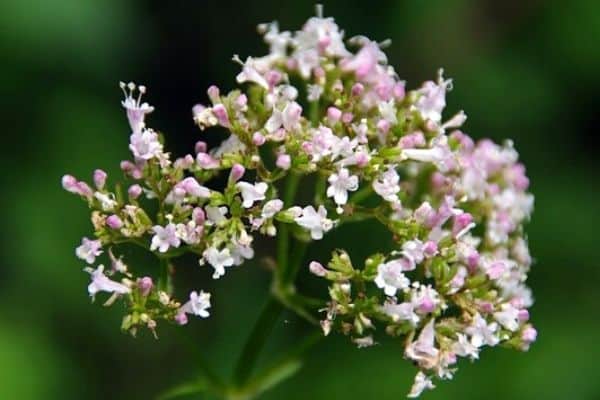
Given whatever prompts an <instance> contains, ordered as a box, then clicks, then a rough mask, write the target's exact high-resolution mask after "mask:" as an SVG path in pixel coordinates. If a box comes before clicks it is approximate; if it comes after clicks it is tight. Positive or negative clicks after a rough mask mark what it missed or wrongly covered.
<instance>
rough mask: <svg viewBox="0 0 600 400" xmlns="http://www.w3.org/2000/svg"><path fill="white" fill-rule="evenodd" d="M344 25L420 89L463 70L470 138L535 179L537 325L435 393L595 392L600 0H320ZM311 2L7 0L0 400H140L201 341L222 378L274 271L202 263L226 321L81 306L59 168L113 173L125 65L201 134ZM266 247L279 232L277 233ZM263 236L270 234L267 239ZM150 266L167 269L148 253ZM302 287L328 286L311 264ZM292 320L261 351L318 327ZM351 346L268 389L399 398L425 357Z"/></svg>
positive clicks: (362, 239)
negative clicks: (238, 81)
mask: <svg viewBox="0 0 600 400" xmlns="http://www.w3.org/2000/svg"><path fill="white" fill-rule="evenodd" d="M325 3H326V4H325V11H326V14H327V15H333V16H335V17H336V20H337V22H338V23H339V25H340V26H341V27H343V28H344V29H345V30H346V32H347V33H348V35H355V34H366V35H368V36H369V37H372V38H374V39H377V40H383V39H386V38H392V39H393V45H392V47H391V48H390V49H389V57H390V60H391V63H392V64H393V65H395V66H396V69H397V71H398V72H399V74H400V75H401V76H402V77H403V78H404V79H406V80H407V82H408V84H407V86H408V87H409V88H414V87H416V86H417V85H419V84H420V82H421V81H423V80H425V79H428V78H432V77H434V76H435V72H436V69H437V68H438V67H440V66H443V67H445V68H446V72H447V75H448V76H450V77H453V78H454V80H455V90H454V91H453V92H451V93H450V95H449V96H448V100H449V110H448V111H449V112H448V114H447V115H450V112H453V111H457V110H459V109H465V110H466V112H467V114H468V115H469V120H468V122H467V124H466V127H465V130H466V131H467V132H468V133H470V134H471V135H472V136H474V137H476V138H482V137H485V136H488V137H492V138H494V139H496V140H502V139H503V138H512V139H514V141H515V144H516V146H517V148H518V149H519V151H520V153H521V157H522V160H523V161H524V162H525V163H526V165H527V168H528V173H529V176H530V178H531V181H532V185H531V190H532V191H533V193H534V194H535V196H536V210H535V213H534V216H533V221H532V222H531V224H530V225H529V227H528V232H529V238H530V245H531V250H532V253H533V255H534V256H535V258H536V263H535V265H534V267H533V270H532V273H531V275H530V280H529V282H530V284H531V286H532V288H533V290H534V294H535V297H536V300H537V301H536V305H535V306H534V307H533V309H532V319H533V322H534V323H535V324H536V327H537V328H538V330H539V333H540V334H539V341H538V343H536V344H535V345H534V346H533V347H532V349H531V351H530V352H529V353H525V354H522V353H517V352H514V351H509V350H503V349H493V350H486V351H484V352H483V353H482V354H481V361H480V362H477V363H476V364H470V363H468V362H465V363H461V368H460V371H459V372H458V374H457V375H456V377H455V380H454V381H453V382H448V383H441V384H440V385H439V389H438V390H436V391H434V392H432V393H429V394H427V395H426V396H424V398H426V399H452V398H456V399H481V398H492V399H496V398H499V399H501V398H507V399H598V398H600V380H599V379H598V377H599V373H598V366H597V362H598V361H597V360H598V359H599V358H600V346H599V345H598V334H599V333H600V321H599V320H598V315H600V313H599V312H598V305H599V301H600V292H599V291H598V284H599V282H600V281H599V278H600V272H599V269H598V267H599V266H600V265H599V262H598V251H597V249H598V245H597V240H598V233H597V232H598V227H599V226H600V205H599V198H598V194H599V185H598V175H597V169H598V163H599V160H598V156H597V152H598V144H599V140H598V137H597V127H598V124H599V123H600V118H599V113H598V99H599V97H598V92H599V91H600V75H599V70H600V50H599V43H600V2H598V1H597V0H571V1H562V0H561V1H554V0H520V1H516V0H515V1H495V0H489V1H474V0H471V1H467V0H462V1H447V0H428V1H424V0H423V1H417V0H414V1H379V0H377V1H376V0H370V1H349V0H339V1H331V2H325ZM312 13H313V7H312V2H293V3H292V2H289V3H282V2H280V1H275V0H273V1H252V2H251V1H235V2H234V1H218V2H217V1H202V0H187V1H183V0H179V1H125V0H102V1H100V0H96V1H92V0H5V1H2V2H1V3H0V51H1V54H2V59H1V61H0V71H1V73H0V87H1V88H2V91H1V95H0V106H1V107H0V110H2V111H1V114H2V118H3V123H2V135H1V137H2V154H3V155H2V157H1V158H0V166H1V171H2V175H1V180H0V187H1V188H2V192H1V195H0V199H1V200H0V201H1V207H0V209H1V210H2V214H3V216H2V225H1V226H2V241H1V246H2V247H1V248H0V266H1V268H0V399H24V400H26V399H45V400H50V399H90V400H91V399H142V398H152V396H153V395H154V394H156V393H158V392H160V391H162V390H163V389H165V388H166V387H168V386H169V385H170V384H173V383H177V382H179V381H181V380H183V379H186V378H190V377H192V376H194V371H195V369H194V364H195V360H196V357H198V356H199V355H201V356H202V358H203V359H205V360H206V361H207V362H208V363H210V364H211V365H214V366H215V368H216V369H217V370H218V371H219V372H220V373H222V374H223V375H225V374H228V373H229V372H230V370H229V368H230V366H231V363H232V362H233V360H234V359H235V357H236V355H237V352H238V350H239V348H240V346H241V344H242V342H243V340H244V334H245V333H246V332H248V331H249V329H250V326H251V324H252V322H253V320H254V319H255V317H256V315H257V314H258V312H259V310H260V307H261V305H262V304H263V302H264V296H265V293H266V290H267V287H268V274H267V273H266V272H265V271H263V270H261V269H260V268H259V267H258V266H256V265H253V264H252V263H247V264H246V265H245V266H244V267H241V268H239V269H237V270H232V271H230V272H229V273H228V275H227V276H225V277H224V278H223V279H221V280H219V281H217V282H213V281H211V280H210V279H209V274H208V272H207V270H206V269H200V268H199V267H197V266H196V265H195V264H194V261H193V260H192V259H183V260H181V261H180V262H179V269H180V271H181V272H182V275H183V277H184V278H185V280H186V282H184V283H183V285H184V286H187V287H190V286H194V287H197V288H203V289H205V290H211V291H212V292H213V294H214V302H213V305H214V308H213V313H214V315H213V317H212V318H211V319H209V320H206V321H200V320H194V321H193V322H192V323H191V324H190V325H189V326H188V327H186V328H185V329H179V328H174V327H161V328H160V330H159V334H160V336H161V338H160V340H159V341H155V340H154V339H152V338H151V337H150V335H148V334H143V335H141V337H140V338H138V339H132V338H130V337H128V336H126V335H123V334H121V333H120V332H119V329H118V327H119V323H120V317H121V315H122V311H123V310H122V309H121V308H120V307H119V306H113V307H112V308H110V309H102V307H101V305H100V304H99V303H97V304H90V301H89V299H88V297H87V292H86V285H87V283H88V275H87V274H85V273H84V272H82V271H81V269H82V267H83V265H82V263H81V262H79V261H78V260H77V259H76V258H75V257H74V254H73V249H74V247H75V246H76V245H77V244H78V242H79V240H80V237H81V236H82V235H89V234H90V233H91V227H90V224H89V222H88V220H87V216H88V213H87V209H86V207H85V205H84V204H82V203H81V202H80V201H78V200H77V199H76V198H75V197H73V196H70V195H68V194H66V193H64V192H63V191H62V190H61V189H60V177H61V176H62V174H64V173H66V172H70V173H73V174H75V175H77V176H78V177H81V178H84V177H85V178H86V179H89V177H90V176H91V172H92V170H93V169H94V168H96V167H102V168H106V169H107V170H108V171H109V172H111V173H113V172H114V173H115V175H117V172H118V169H117V167H118V162H119V160H121V159H123V158H125V157H128V151H127V141H128V135H129V130H128V126H127V122H126V119H125V117H124V113H123V111H122V110H121V108H120V104H119V102H120V100H121V93H120V92H119V90H118V86H117V82H118V81H119V80H135V81H136V82H139V83H145V84H146V85H147V86H148V87H149V95H148V100H149V101H150V102H151V103H152V104H153V105H155V106H156V107H157V111H156V112H155V113H154V114H153V115H152V116H151V117H150V119H149V122H150V124H151V126H152V127H155V128H157V129H160V130H163V131H165V132H166V133H167V140H168V145H169V149H170V150H172V151H173V152H175V153H176V154H178V155H181V154H184V152H187V151H190V150H191V146H192V144H193V143H194V142H195V141H196V140H198V139H199V138H201V137H203V135H204V136H206V135H209V136H210V135H211V133H204V134H202V133H200V132H199V131H198V130H197V129H196V128H195V127H194V126H193V124H192V120H191V113H190V108H191V106H192V105H193V104H194V103H196V102H198V101H206V94H205V89H206V87H207V86H208V85H209V84H212V83H216V84H218V85H220V86H221V87H223V88H225V89H229V88H232V87H233V84H234V76H235V75H234V74H235V73H236V72H237V71H238V66H237V65H235V64H234V63H232V62H231V61H230V58H231V55H232V54H234V53H239V54H240V55H241V56H242V57H245V56H246V55H254V54H263V53H264V52H265V51H266V50H265V47H264V46H263V44H262V43H261V40H260V38H259V37H258V36H257V35H255V33H254V32H255V25H256V24H257V23H259V22H267V21H270V20H273V19H278V20H279V21H280V23H281V26H282V27H283V28H284V29H297V28H299V26H300V24H301V23H302V22H303V21H304V20H305V19H306V18H307V17H308V16H310V15H312ZM379 233H380V231H379V230H377V229H375V228H374V227H372V226H354V227H350V228H348V229H346V230H345V231H343V232H340V233H339V234H338V236H337V238H332V239H330V240H326V241H323V242H320V243H319V244H318V245H317V246H316V247H315V249H314V250H313V251H312V255H313V256H315V257H317V256H322V255H323V254H327V253H328V252H329V251H330V250H331V249H332V248H333V247H334V246H335V245H337V244H338V243H339V242H338V240H341V239H340V236H344V237H345V239H346V240H347V243H349V244H348V246H347V247H348V248H350V249H351V250H352V253H353V255H356V256H357V257H358V256H360V255H362V254H366V253H367V252H369V251H370V250H372V249H376V248H377V247H378V246H379V245H380V242H381V241H382V239H381V238H382V237H385V236H379V235H378V234H379ZM269 245H270V244H267V247H268V246H269ZM267 250H268V249H267ZM146 267H147V269H148V271H151V270H152V269H153V268H155V266H154V265H152V264H148V265H147V266H146ZM302 279H303V281H304V285H305V286H311V288H310V289H311V290H318V289H321V290H324V287H320V286H319V284H318V283H316V280H315V279H313V278H309V277H308V276H306V275H305V276H304V277H303V278H302ZM306 329H307V327H306V326H305V324H304V323H303V322H301V321H299V320H297V319H295V318H294V317H293V316H289V315H288V316H286V319H285V320H282V321H281V322H280V323H279V324H278V328H277V332H276V335H275V339H274V340H273V341H272V342H271V343H270V344H269V346H270V347H269V348H270V351H269V352H267V356H271V357H272V356H274V355H275V354H276V352H277V349H279V348H281V347H282V346H284V345H285V342H290V341H294V340H295V339H297V338H298V337H300V336H301V335H303V333H305V332H306ZM384 344H385V345H380V346H377V347H374V348H371V349H368V350H357V349H355V348H354V347H353V346H352V345H351V344H350V343H348V342H347V341H346V340H341V339H339V338H338V339H328V340H326V341H324V342H322V343H321V344H320V345H319V346H318V347H317V348H316V349H315V351H314V352H313V353H312V354H311V355H310V357H309V358H308V359H307V363H306V366H305V368H304V369H303V370H302V371H301V372H300V373H299V374H298V375H297V376H295V377H294V378H292V379H291V380H289V381H287V382H285V383H284V384H283V385H281V386H279V387H278V388H276V389H275V390H273V391H271V392H269V393H268V394H267V395H265V396H264V398H267V399H282V398H285V399H313V398H315V399H325V398H327V399H332V398H335V399H341V398H345V399H354V398H356V399H396V398H397V399H400V398H403V396H404V394H405V393H406V392H407V391H408V388H409V386H410V381H411V380H412V377H413V375H414V370H413V369H412V367H411V366H410V365H409V363H408V362H406V361H404V360H403V359H402V348H401V346H400V344H398V343H392V342H389V341H386V342H385V343H384Z"/></svg>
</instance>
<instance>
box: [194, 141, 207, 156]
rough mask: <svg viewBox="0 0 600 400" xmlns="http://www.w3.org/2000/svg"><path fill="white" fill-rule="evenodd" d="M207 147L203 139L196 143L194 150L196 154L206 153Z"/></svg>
mask: <svg viewBox="0 0 600 400" xmlns="http://www.w3.org/2000/svg"><path fill="white" fill-rule="evenodd" d="M206 149H207V147H206V142H203V141H202V140H199V141H197V142H196V144H195V145H194V151H195V152H196V154H198V153H206Z"/></svg>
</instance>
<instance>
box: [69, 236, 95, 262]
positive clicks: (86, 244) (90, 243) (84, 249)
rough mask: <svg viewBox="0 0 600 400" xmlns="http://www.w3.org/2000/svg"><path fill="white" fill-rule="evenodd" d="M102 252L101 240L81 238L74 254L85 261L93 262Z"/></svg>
mask: <svg viewBox="0 0 600 400" xmlns="http://www.w3.org/2000/svg"><path fill="white" fill-rule="evenodd" d="M100 254H102V242H100V240H90V239H88V238H85V237H84V238H83V239H81V246H79V247H77V248H76V249H75V255H76V256H77V257H78V258H80V259H82V260H84V261H85V262H87V263H88V264H93V263H94V261H96V257H98V256H99V255H100Z"/></svg>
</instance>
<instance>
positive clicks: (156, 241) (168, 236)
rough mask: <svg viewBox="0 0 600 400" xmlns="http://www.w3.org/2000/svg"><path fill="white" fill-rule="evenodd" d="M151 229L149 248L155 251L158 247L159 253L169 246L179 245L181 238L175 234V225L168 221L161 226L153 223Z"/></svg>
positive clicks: (164, 251)
mask: <svg viewBox="0 0 600 400" xmlns="http://www.w3.org/2000/svg"><path fill="white" fill-rule="evenodd" d="M152 230H153V231H154V236H153V237H152V243H151V244H150V250H151V251H156V250H157V249H158V251H159V252H161V253H166V252H167V250H169V247H179V245H180V244H181V240H180V239H179V237H178V236H177V226H176V225H175V224H172V223H169V224H167V225H166V226H164V227H162V226H160V225H155V226H154V227H153V228H152Z"/></svg>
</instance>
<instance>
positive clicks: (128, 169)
mask: <svg viewBox="0 0 600 400" xmlns="http://www.w3.org/2000/svg"><path fill="white" fill-rule="evenodd" d="M120 167H121V170H122V171H123V172H124V173H125V174H126V175H129V176H131V177H132V178H133V179H141V178H142V170H141V169H140V168H139V167H138V166H137V165H135V164H134V163H132V162H131V161H127V160H124V161H121V164H120Z"/></svg>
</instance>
